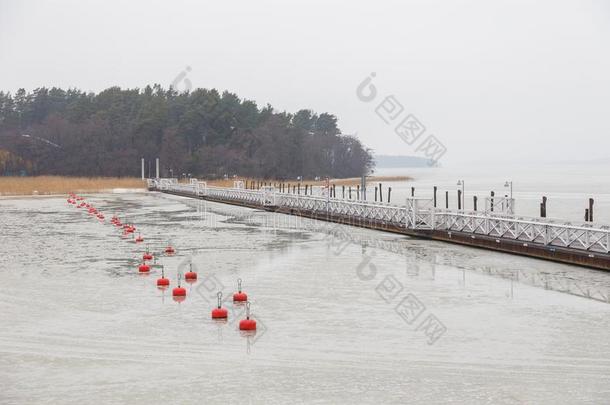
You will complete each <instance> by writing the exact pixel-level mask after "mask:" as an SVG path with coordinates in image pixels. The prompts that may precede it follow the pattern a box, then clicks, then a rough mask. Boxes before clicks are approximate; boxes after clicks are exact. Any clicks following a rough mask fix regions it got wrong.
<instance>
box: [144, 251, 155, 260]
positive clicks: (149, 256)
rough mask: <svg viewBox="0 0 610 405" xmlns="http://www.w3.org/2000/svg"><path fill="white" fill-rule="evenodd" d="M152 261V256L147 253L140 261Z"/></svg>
mask: <svg viewBox="0 0 610 405" xmlns="http://www.w3.org/2000/svg"><path fill="white" fill-rule="evenodd" d="M152 259H153V255H151V254H150V253H148V252H146V253H144V254H143V255H142V260H152Z"/></svg>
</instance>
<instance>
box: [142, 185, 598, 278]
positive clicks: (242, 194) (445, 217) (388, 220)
mask: <svg viewBox="0 0 610 405" xmlns="http://www.w3.org/2000/svg"><path fill="white" fill-rule="evenodd" d="M148 189H149V190H150V191H159V192H163V193H168V194H175V195H180V196H184V197H192V198H199V199H203V200H207V201H213V202H218V203H224V204H233V205H239V206H243V207H248V208H255V209H264V210H267V211H272V212H278V213H283V214H288V215H299V216H303V217H307V218H312V219H317V220H321V221H329V222H336V223H341V224H345V225H352V226H357V227H363V228H369V229H375V230H380V231H386V232H394V233H400V234H404V235H407V236H411V237H417V238H425V239H432V240H438V241H444V242H450V243H456V244H461V245H467V246H471V247H477V248H483V249H489V250H495V251H500V252H505V253H512V254H518V255H522V256H529V257H534V258H538V259H545V260H552V261H556V262H561V263H568V264H573V265H578V266H585V267H590V268H595V269H599V270H606V271H608V270H610V229H608V228H605V227H602V228H597V227H594V226H593V225H591V224H586V225H574V224H570V223H556V222H552V221H550V220H546V219H538V218H523V217H519V216H516V215H514V214H512V206H513V203H514V201H513V200H512V199H508V198H504V197H498V198H496V199H494V200H491V206H492V210H489V209H487V208H486V209H485V211H474V212H470V211H466V210H457V211H455V210H447V209H440V208H437V207H434V206H433V203H432V199H426V198H415V197H410V198H407V199H406V201H405V205H402V206H401V205H396V204H387V203H382V202H372V201H362V200H354V199H345V198H335V197H331V195H332V194H333V193H332V192H330V190H327V191H328V192H327V193H326V195H323V196H314V195H302V194H297V193H294V192H293V193H290V192H288V193H286V192H280V191H279V189H276V188H275V187H272V186H266V187H262V188H260V189H257V190H251V189H246V188H243V184H236V187H233V188H222V187H211V186H207V184H206V183H205V182H202V181H197V180H196V179H191V182H190V183H189V184H180V183H178V182H177V180H176V179H149V180H148ZM289 191H290V188H289ZM494 204H495V206H496V211H493V206H494Z"/></svg>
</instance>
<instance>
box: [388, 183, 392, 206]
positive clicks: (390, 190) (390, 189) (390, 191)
mask: <svg viewBox="0 0 610 405" xmlns="http://www.w3.org/2000/svg"><path fill="white" fill-rule="evenodd" d="M391 194H392V187H388V204H389V203H390V195H391Z"/></svg>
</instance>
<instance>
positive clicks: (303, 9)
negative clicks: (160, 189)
mask: <svg viewBox="0 0 610 405" xmlns="http://www.w3.org/2000/svg"><path fill="white" fill-rule="evenodd" d="M609 22H610V3H608V2H604V1H539V2H535V3H534V2H526V1H510V2H508V1H496V2H486V1H458V2H449V1H444V2H441V1H408V2H405V1H383V2H325V1H290V2H283V1H270V0H263V1H257V2H248V1H233V2H223V3H218V2H209V1H205V2H200V1H172V2H154V1H131V2H129V3H125V2H118V1H88V2H79V1H54V2H43V1H6V0H0V90H4V91H11V92H12V93H14V92H15V91H16V90H17V89H19V88H25V89H26V90H28V91H30V90H33V89H34V88H36V87H41V86H46V87H51V86H57V87H62V88H68V87H76V88H79V89H82V90H85V91H94V92H99V91H100V90H103V89H105V88H108V87H110V86H115V85H118V86H121V87H129V88H134V87H140V88H142V87H144V86H146V85H147V84H152V83H159V84H161V85H162V86H164V87H168V86H169V85H170V84H171V83H172V82H174V81H175V80H176V79H177V78H181V80H180V81H179V82H178V83H177V89H178V90H183V89H184V86H187V82H186V81H184V80H183V79H187V80H188V81H189V82H190V83H191V84H192V86H193V87H194V88H195V87H204V88H216V89H219V90H220V91H222V90H229V91H231V92H235V93H237V95H239V96H240V97H242V98H247V99H251V100H254V101H256V102H257V104H258V105H259V106H263V105H265V104H266V103H270V104H272V105H273V106H274V107H275V108H276V109H279V110H286V111H289V112H296V111H297V110H299V109H301V108H310V109H312V110H315V111H318V112H329V113H332V114H336V115H337V117H338V118H339V123H338V124H339V127H340V128H341V129H342V131H343V133H347V134H354V133H355V134H357V136H358V137H359V138H360V140H361V141H362V142H363V143H364V144H365V145H366V146H368V147H370V148H372V149H373V150H374V151H375V152H376V153H378V154H389V155H397V154H401V155H416V153H415V150H414V147H413V146H410V145H407V144H405V143H404V142H403V141H402V140H401V139H400V138H399V137H398V136H397V135H396V134H395V133H394V131H393V127H391V126H389V125H387V124H385V123H384V122H383V121H382V120H381V119H380V118H379V117H378V116H377V115H376V114H375V107H376V105H377V104H378V103H377V102H373V103H364V102H362V101H361V100H359V99H358V98H357V97H356V88H357V86H358V85H359V84H360V83H361V82H362V80H363V79H365V78H366V77H367V76H368V75H369V74H371V73H372V72H375V73H376V77H375V79H374V82H373V83H374V85H375V86H376V88H377V89H378V91H379V96H378V98H379V100H380V99H381V98H380V97H385V96H387V95H394V96H395V97H396V99H397V100H398V101H399V102H400V103H401V104H402V105H403V106H404V108H405V113H411V114H413V115H415V116H416V117H417V118H418V119H419V120H420V121H421V122H422V123H423V124H424V125H425V126H426V129H427V133H430V134H434V135H435V136H436V137H437V138H438V139H439V140H440V141H441V142H442V143H443V144H444V145H445V146H446V148H447V153H446V154H445V155H444V156H443V157H442V159H441V163H442V164H443V165H445V166H451V165H454V164H464V163H471V162H479V161H488V162H489V161H498V162H513V163H514V162H516V161H517V162H535V161H555V162H556V161H581V160H582V161H588V160H598V159H601V160H602V161H605V159H607V158H609V156H610V153H609V152H608V150H609V146H610V137H608V134H609V132H610V131H609V129H610V122H609V121H608V119H607V116H606V114H605V113H607V110H608V106H609V105H610V80H609V76H608V72H609V71H610V63H609V62H610V55H609V52H608V50H609V49H610V36H609V35H608V34H609V33H610V28H609V27H610V24H609Z"/></svg>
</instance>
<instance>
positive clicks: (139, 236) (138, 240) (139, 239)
mask: <svg viewBox="0 0 610 405" xmlns="http://www.w3.org/2000/svg"><path fill="white" fill-rule="evenodd" d="M140 242H144V238H143V237H142V235H141V234H139V233H138V237H137V238H136V243H140Z"/></svg>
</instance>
